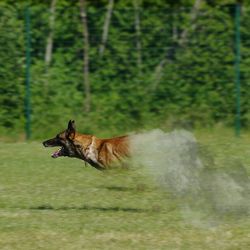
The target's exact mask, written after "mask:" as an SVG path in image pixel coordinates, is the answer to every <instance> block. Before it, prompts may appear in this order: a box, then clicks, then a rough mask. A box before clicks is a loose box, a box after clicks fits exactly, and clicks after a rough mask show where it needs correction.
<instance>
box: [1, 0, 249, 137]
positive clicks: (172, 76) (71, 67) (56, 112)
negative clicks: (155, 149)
mask: <svg viewBox="0 0 250 250" xmlns="http://www.w3.org/2000/svg"><path fill="white" fill-rule="evenodd" d="M0 20H1V21H0V31H1V35H0V46H1V50H0V58H1V60H0V87H1V92H0V93H1V94H0V103H1V109H0V121H1V123H0V138H1V139H3V140H8V139H9V138H12V139H15V140H25V139H41V138H45V137H47V136H51V135H53V134H54V133H56V132H58V131H59V130H62V129H64V128H65V127H66V124H67V121H68V120H69V119H74V120H76V122H77V128H78V129H79V130H80V131H81V132H83V133H93V134H97V135H100V136H108V135H109V136H110V135H116V134H120V133H127V132H130V131H137V130H142V129H151V128H162V129H172V128H175V127H184V128H195V129H196V128H197V129H199V128H214V127H218V126H219V127H222V128H229V129H231V130H232V131H233V130H235V132H236V134H237V135H239V134H240V129H241V128H244V129H246V130H247V129H248V128H249V124H250V122H249V120H250V112H249V109H248V107H249V104H250V91H249V86H250V82H249V79H250V57H249V55H250V46H249V45H250V29H249V27H250V3H248V2H247V1H246V2H236V1H232V0H220V1H219V0H178V1H174V0H119V1H114V0H100V1H87V0H79V1H68V0H60V1H59V0H46V1H38V0H28V1H13V0H5V1H1V2H0Z"/></svg>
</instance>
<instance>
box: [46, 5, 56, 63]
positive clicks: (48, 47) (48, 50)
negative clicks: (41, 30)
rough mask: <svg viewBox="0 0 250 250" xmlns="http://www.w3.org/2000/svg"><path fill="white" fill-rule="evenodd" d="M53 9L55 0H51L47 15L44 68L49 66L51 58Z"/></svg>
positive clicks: (54, 9)
mask: <svg viewBox="0 0 250 250" xmlns="http://www.w3.org/2000/svg"><path fill="white" fill-rule="evenodd" d="M55 11H56V0H51V5H50V17H49V35H48V38H47V44H46V50H45V65H46V68H48V67H49V66H50V62H51V58H52V50H53V37H54V26H55Z"/></svg>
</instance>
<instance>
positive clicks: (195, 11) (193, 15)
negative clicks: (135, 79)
mask: <svg viewBox="0 0 250 250" xmlns="http://www.w3.org/2000/svg"><path fill="white" fill-rule="evenodd" d="M202 1H203V0H196V1H195V3H194V5H193V8H192V10H191V12H190V23H192V22H194V21H195V19H196V18H197V15H198V13H199V10H200V8H201V4H202ZM194 28H195V25H194V24H193V25H192V29H194ZM187 37H188V29H184V30H183V31H182V33H181V35H180V39H179V42H178V45H179V47H183V46H184V45H185V44H186V42H187ZM173 50H174V51H173ZM171 51H172V53H175V51H176V49H174V48H173V47H171V48H169V49H167V52H166V55H165V56H164V58H163V59H162V60H161V61H160V63H159V64H158V65H157V66H156V67H155V70H154V73H153V84H152V89H156V87H157V85H158V83H159V81H160V79H161V77H162V70H163V67H164V66H165V64H166V63H167V62H169V63H171V61H170V60H169V59H168V55H169V54H170V52H171ZM172 53H171V54H172Z"/></svg>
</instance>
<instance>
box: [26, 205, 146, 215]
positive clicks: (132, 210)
mask: <svg viewBox="0 0 250 250" xmlns="http://www.w3.org/2000/svg"><path fill="white" fill-rule="evenodd" d="M29 209H31V210H53V211H67V210H79V211H81V210H82V211H84V210H85V211H102V212H129V213H144V212H148V211H149V210H146V209H141V208H130V207H127V208H126V207H97V206H87V205H85V206H80V207H75V206H68V207H67V206H63V207H53V206H51V205H49V204H44V205H40V206H37V207H30V208H29Z"/></svg>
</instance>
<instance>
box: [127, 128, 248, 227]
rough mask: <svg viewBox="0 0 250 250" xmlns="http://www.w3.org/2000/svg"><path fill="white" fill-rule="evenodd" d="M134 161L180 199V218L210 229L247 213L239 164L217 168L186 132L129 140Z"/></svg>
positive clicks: (244, 173)
mask: <svg viewBox="0 0 250 250" xmlns="http://www.w3.org/2000/svg"><path fill="white" fill-rule="evenodd" d="M131 145H132V147H131V148H132V152H133V157H132V158H133V163H134V165H135V166H140V167H143V168H145V169H146V171H147V173H148V174H149V175H150V176H152V178H154V180H155V181H156V183H157V184H158V185H159V186H160V187H161V188H164V189H165V190H166V191H167V192H170V193H171V195H173V197H174V198H176V200H178V201H179V204H180V209H181V212H182V214H183V217H184V219H187V220H189V221H191V222H192V223H194V224H197V225H199V226H200V225H213V224H216V223H218V221H219V220H221V218H223V217H227V216H234V217H242V216H244V215H245V216H247V215H249V214H250V202H249V201H250V199H249V198H250V184H249V178H248V175H247V171H246V169H245V168H244V167H243V166H242V164H241V163H239V162H230V164H229V165H230V168H229V167H228V166H216V164H215V163H214V159H213V156H212V154H211V153H210V152H209V151H208V150H207V149H206V148H205V147H204V146H201V145H200V144H199V143H197V140H196V139H195V137H194V136H193V134H192V133H191V132H189V131H186V130H176V131H173V132H170V133H165V132H163V131H162V130H159V129H156V130H152V131H149V132H145V133H141V134H137V135H133V136H131Z"/></svg>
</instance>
